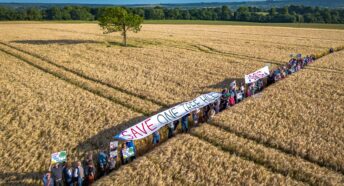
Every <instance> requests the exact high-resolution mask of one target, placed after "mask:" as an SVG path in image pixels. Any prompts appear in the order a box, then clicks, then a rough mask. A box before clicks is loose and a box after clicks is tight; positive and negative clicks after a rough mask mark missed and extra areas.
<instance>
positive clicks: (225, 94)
mask: <svg viewBox="0 0 344 186" xmlns="http://www.w3.org/2000/svg"><path fill="white" fill-rule="evenodd" d="M332 50H333V49H331V50H330V52H333V51H332ZM314 59H315V57H314V56H306V57H302V56H301V55H300V54H298V55H297V56H295V57H294V56H291V59H290V61H289V62H288V63H287V64H286V65H281V66H280V67H278V68H276V69H274V70H271V71H270V75H269V76H268V77H267V78H263V79H259V80H257V81H256V82H253V83H250V84H246V85H245V84H244V83H240V85H239V86H238V85H237V82H236V81H233V82H232V83H230V85H229V86H228V88H224V89H223V90H222V96H221V98H220V99H218V100H216V101H215V102H214V103H212V104H209V105H207V106H206V107H204V108H202V109H197V110H195V111H193V112H192V113H190V114H187V115H185V116H183V117H182V118H181V119H180V120H176V121H174V122H171V123H169V124H168V125H167V126H166V127H167V132H168V133H167V137H168V138H172V137H173V136H174V135H175V134H176V131H177V128H178V126H179V124H180V123H181V132H183V133H187V132H188V131H189V119H190V121H192V123H193V126H194V127H197V126H199V125H200V124H201V123H206V122H209V121H210V120H211V119H212V118H213V116H214V115H215V114H217V113H219V112H221V111H223V110H226V109H227V108H229V107H233V106H234V105H236V104H238V103H240V102H242V101H243V100H244V99H246V98H247V97H251V96H253V95H255V94H257V93H259V92H260V91H262V90H263V89H264V87H265V86H269V85H271V84H273V83H275V82H277V81H280V80H282V79H284V78H285V77H287V76H288V75H291V74H293V73H295V72H298V71H299V70H301V69H303V68H304V67H305V66H307V65H308V64H310V63H312V62H313V61H314ZM190 116H191V118H190ZM160 131H161V130H160ZM152 136H153V138H152V139H153V141H152V144H153V146H156V145H158V144H159V143H160V142H161V136H160V132H159V131H156V132H154V133H153V135H152ZM129 150H130V151H131V154H130V155H128V154H129V153H128V151H129ZM119 154H120V156H119V159H120V162H121V164H122V165H124V164H127V163H129V162H131V161H133V160H134V159H135V158H136V147H135V144H134V142H133V141H126V142H124V143H123V144H122V145H121V149H119ZM116 162H117V151H116V155H115V156H113V155H110V152H106V151H105V150H103V151H100V152H99V153H98V157H97V163H96V165H97V166H95V164H94V159H93V155H92V154H91V153H89V154H87V156H86V157H85V160H84V161H83V162H80V161H77V162H74V163H70V162H68V161H67V162H63V163H55V164H53V165H51V166H50V168H49V172H48V173H46V174H45V175H44V177H43V183H44V186H62V185H66V186H83V185H92V183H93V182H94V180H95V179H97V178H100V177H102V176H104V175H106V174H108V173H109V172H111V171H112V170H114V169H115V168H116ZM117 167H118V166H117Z"/></svg>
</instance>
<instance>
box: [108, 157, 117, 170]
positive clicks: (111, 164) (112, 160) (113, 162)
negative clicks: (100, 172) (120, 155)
mask: <svg viewBox="0 0 344 186" xmlns="http://www.w3.org/2000/svg"><path fill="white" fill-rule="evenodd" d="M107 164H108V168H107V173H110V172H111V171H113V170H114V169H115V168H116V159H115V158H114V157H111V156H109V157H108V163H107Z"/></svg>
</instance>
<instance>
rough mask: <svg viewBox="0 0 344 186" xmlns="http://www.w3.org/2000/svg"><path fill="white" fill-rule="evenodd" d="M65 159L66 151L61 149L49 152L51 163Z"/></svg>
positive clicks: (64, 160)
mask: <svg viewBox="0 0 344 186" xmlns="http://www.w3.org/2000/svg"><path fill="white" fill-rule="evenodd" d="M66 161H67V152H66V151H61V152H55V153H53V154H51V163H52V164H55V163H62V162H66Z"/></svg>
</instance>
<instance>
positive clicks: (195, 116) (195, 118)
mask: <svg viewBox="0 0 344 186" xmlns="http://www.w3.org/2000/svg"><path fill="white" fill-rule="evenodd" d="M199 112H200V110H199V109H196V110H194V111H193V112H192V120H193V122H194V125H195V126H198V124H199Z"/></svg>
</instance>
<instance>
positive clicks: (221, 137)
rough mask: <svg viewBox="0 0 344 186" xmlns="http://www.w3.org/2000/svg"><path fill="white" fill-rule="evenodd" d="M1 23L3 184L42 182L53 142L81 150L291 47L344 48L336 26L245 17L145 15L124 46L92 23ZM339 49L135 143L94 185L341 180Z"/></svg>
mask: <svg viewBox="0 0 344 186" xmlns="http://www.w3.org/2000/svg"><path fill="white" fill-rule="evenodd" d="M0 33H1V35H0V127H1V130H0V139H1V143H0V157H2V158H1V159H0V168H1V171H0V185H2V184H4V185H11V184H13V185H20V184H24V185H37V184H42V183H41V181H40V179H41V177H42V175H43V173H44V172H45V171H46V170H47V169H48V166H49V162H50V154H51V153H52V152H56V151H60V150H67V151H68V158H69V160H71V161H74V160H78V159H79V160H81V159H82V158H83V157H84V155H85V154H86V153H88V152H94V153H96V152H97V151H99V150H100V149H104V148H107V145H108V143H109V142H110V141H111V140H112V136H113V135H115V134H117V133H118V132H119V131H120V130H122V129H124V128H126V127H128V126H131V125H133V124H135V123H136V122H138V121H140V120H142V119H143V118H145V117H147V116H149V115H152V114H153V113H156V112H157V111H159V110H161V109H163V108H167V107H169V106H172V105H174V104H177V103H179V102H182V101H187V100H190V99H192V98H194V97H196V96H198V95H200V94H201V93H204V92H209V91H220V90H221V89H222V88H223V86H224V85H228V83H229V82H230V81H232V80H238V81H242V80H241V79H242V78H243V76H244V75H245V74H247V73H250V72H253V71H255V70H257V69H258V68H261V67H263V66H264V65H266V64H271V67H272V68H274V67H276V66H277V65H279V64H284V63H286V62H287V61H288V60H289V55H290V54H295V53H302V54H306V55H308V54H315V55H320V54H323V53H325V52H327V51H328V49H329V48H330V47H334V48H340V47H343V46H344V43H343V41H344V31H341V30H326V29H296V28H279V27H254V26H220V25H215V26H210V25H143V28H142V31H141V32H140V33H138V34H130V35H129V40H128V41H129V47H126V48H125V47H122V46H120V44H119V43H120V42H121V38H120V36H119V35H118V34H112V35H103V34H102V31H101V30H100V28H99V27H98V26H97V25H96V24H50V23H35V24H19V23H18V24H16V23H13V24H0ZM343 57H344V53H343V52H338V53H335V54H332V55H329V56H326V57H323V58H321V59H320V60H318V61H317V63H316V64H312V65H311V66H309V67H307V69H305V70H302V71H301V72H299V73H297V74H295V75H292V76H291V77H288V79H286V80H283V81H281V82H279V83H277V84H275V85H273V86H271V87H269V88H267V89H266V90H265V91H264V92H263V94H262V95H261V96H257V97H256V98H249V99H247V100H245V102H243V103H241V104H240V105H237V106H235V107H234V108H231V109H230V110H227V111H225V112H223V113H221V114H219V115H218V116H216V117H215V119H214V120H213V121H212V122H210V123H209V124H206V125H204V126H202V127H199V128H195V129H193V130H192V131H191V133H190V134H187V135H177V137H175V138H174V139H172V140H168V141H167V142H166V143H164V144H163V145H161V146H159V147H157V148H155V149H154V150H152V152H150V153H148V154H145V152H146V151H147V150H148V149H151V146H150V143H151V138H147V139H144V140H140V141H137V142H135V143H136V146H137V148H138V153H139V154H140V155H143V156H141V157H140V158H138V160H135V161H134V162H133V163H132V164H130V165H127V166H122V167H121V168H120V169H119V170H117V171H115V172H114V173H112V174H111V175H110V176H108V177H105V178H103V179H101V180H100V181H98V182H97V184H99V185H118V184H119V185H123V184H132V185H133V184H138V183H144V184H149V185H160V184H166V185H169V184H172V183H175V184H200V185H208V184H211V185H215V184H217V185H225V184H226V183H233V185H240V184H249V185H250V184H251V185H257V184H263V185H276V184H279V185H318V184H321V185H341V184H344V177H343V174H344V159H343V157H344V156H343V154H344V152H343V149H344V148H343V147H344V144H343V141H344V135H343V134H344V131H343V130H344V126H343V125H344V122H343V120H344V119H343V115H344V110H343V109H344V108H343V105H344V100H343V91H344V87H343V85H342V84H341V83H339V82H342V81H343V71H344V65H343ZM291 90H292V91H291ZM163 133H164V134H163V139H164V140H165V139H166V134H165V133H166V129H163ZM174 167H176V168H178V169H174ZM155 171H156V172H155ZM122 174H126V175H128V176H120V175H122ZM173 181H174V182H173Z"/></svg>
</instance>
